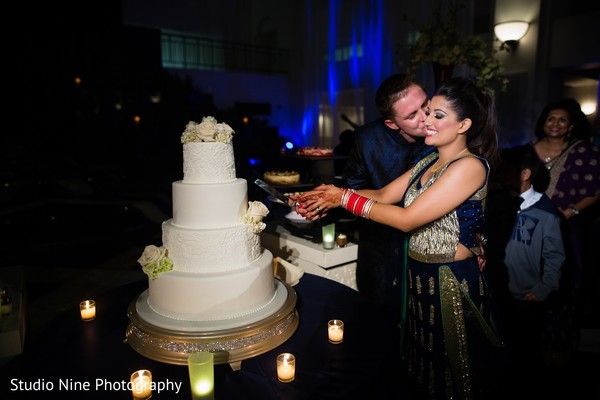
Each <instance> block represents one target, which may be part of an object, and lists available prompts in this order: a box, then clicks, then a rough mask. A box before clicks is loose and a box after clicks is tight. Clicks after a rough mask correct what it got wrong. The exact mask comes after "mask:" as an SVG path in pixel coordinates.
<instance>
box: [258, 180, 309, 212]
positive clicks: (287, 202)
mask: <svg viewBox="0 0 600 400" xmlns="http://www.w3.org/2000/svg"><path fill="white" fill-rule="evenodd" d="M254 183H255V184H256V185H257V186H258V187H260V188H261V189H262V190H264V191H265V192H267V193H269V194H270V195H272V196H273V197H275V198H276V199H278V200H280V201H282V202H283V204H285V205H287V206H289V205H290V201H291V200H292V199H290V198H289V197H287V196H286V195H284V194H283V193H281V192H280V191H278V190H277V189H275V188H274V187H272V186H270V185H268V184H267V183H266V182H265V181H263V180H262V179H257V180H255V181H254ZM299 205H300V204H299V203H298V202H294V204H293V205H292V206H290V207H297V206H299Z"/></svg>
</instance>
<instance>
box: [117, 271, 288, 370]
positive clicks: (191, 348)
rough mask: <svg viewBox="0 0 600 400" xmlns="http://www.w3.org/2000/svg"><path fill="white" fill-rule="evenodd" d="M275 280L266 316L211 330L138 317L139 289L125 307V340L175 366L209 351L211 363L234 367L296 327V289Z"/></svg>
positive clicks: (144, 300)
mask: <svg viewBox="0 0 600 400" xmlns="http://www.w3.org/2000/svg"><path fill="white" fill-rule="evenodd" d="M275 282H276V297H275V303H274V309H273V310H272V313H271V314H270V315H267V316H265V317H264V318H262V319H260V320H258V321H254V322H251V323H244V321H243V320H240V321H239V325H238V326H237V327H228V328H226V329H213V330H206V329H201V328H199V329H198V330H197V331H194V330H190V329H186V330H181V329H168V328H165V327H161V326H157V325H155V324H152V323H149V322H148V321H147V320H146V319H144V318H143V317H142V315H143V314H144V313H145V312H146V310H145V309H144V306H143V305H144V304H146V303H147V291H145V292H142V293H141V294H139V295H138V296H136V298H134V299H133V300H132V301H131V303H130V304H129V307H128V310H127V315H128V317H129V320H130V323H129V325H128V327H127V331H126V337H127V339H126V340H127V343H128V344H129V345H130V346H131V347H132V348H133V349H134V350H135V351H137V352H138V353H140V354H141V355H143V356H145V357H147V358H150V359H153V360H156V361H159V362H164V363H167V364H176V365H187V359H188V357H189V355H190V354H191V353H194V352H198V351H209V352H211V353H213V354H214V362H215V364H230V365H231V367H232V368H233V369H234V370H238V369H240V367H241V362H242V361H243V360H245V359H248V358H251V357H254V356H257V355H259V354H263V353H266V352H267V351H269V350H271V349H274V348H275V347H277V346H279V345H281V344H282V343H284V342H285V341H286V340H288V339H289V338H290V337H291V336H292V334H294V332H295V331H296V329H297V328H298V323H299V316H298V312H297V311H296V301H297V296H296V291H295V290H294V289H293V288H292V287H291V286H290V285H288V284H287V283H285V282H282V281H280V280H278V279H276V280H275ZM278 298H279V299H280V300H278ZM140 311H141V312H140ZM189 324H190V322H186V325H188V326H189ZM197 324H198V325H201V323H200V322H198V323H197ZM213 324H214V323H213ZM232 324H233V325H235V321H233V322H232V321H228V325H232Z"/></svg>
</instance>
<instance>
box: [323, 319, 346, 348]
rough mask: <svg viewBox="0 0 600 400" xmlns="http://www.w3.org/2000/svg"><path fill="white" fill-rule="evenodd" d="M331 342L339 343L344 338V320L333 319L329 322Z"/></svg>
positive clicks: (328, 330)
mask: <svg viewBox="0 0 600 400" xmlns="http://www.w3.org/2000/svg"><path fill="white" fill-rule="evenodd" d="M327 337H328V338H329V343H333V344H339V343H342V341H343V340H344V321H342V320H339V319H332V320H330V321H329V322H328V323H327Z"/></svg>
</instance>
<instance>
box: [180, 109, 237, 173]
mask: <svg viewBox="0 0 600 400" xmlns="http://www.w3.org/2000/svg"><path fill="white" fill-rule="evenodd" d="M233 133H234V132H233V129H231V127H230V126H229V125H227V124H226V123H218V122H217V120H216V119H215V118H214V117H203V118H202V122H201V123H199V124H198V123H196V122H194V121H190V122H188V124H187V126H186V127H185V131H184V132H183V134H182V135H181V143H183V181H184V182H186V183H197V184H205V183H227V182H233V181H235V180H236V175H235V159H234V153H233V142H232V139H233Z"/></svg>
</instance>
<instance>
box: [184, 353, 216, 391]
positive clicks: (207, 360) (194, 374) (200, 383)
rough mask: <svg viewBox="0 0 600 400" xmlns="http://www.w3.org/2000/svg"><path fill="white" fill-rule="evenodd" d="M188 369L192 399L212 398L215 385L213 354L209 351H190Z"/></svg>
mask: <svg viewBox="0 0 600 400" xmlns="http://www.w3.org/2000/svg"><path fill="white" fill-rule="evenodd" d="M188 371H189V375H190V385H191V389H192V400H213V399H214V386H215V371H214V354H213V353H211V352H209V351H199V352H196V353H191V354H190V355H189V357H188Z"/></svg>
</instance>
